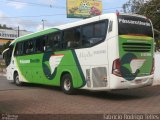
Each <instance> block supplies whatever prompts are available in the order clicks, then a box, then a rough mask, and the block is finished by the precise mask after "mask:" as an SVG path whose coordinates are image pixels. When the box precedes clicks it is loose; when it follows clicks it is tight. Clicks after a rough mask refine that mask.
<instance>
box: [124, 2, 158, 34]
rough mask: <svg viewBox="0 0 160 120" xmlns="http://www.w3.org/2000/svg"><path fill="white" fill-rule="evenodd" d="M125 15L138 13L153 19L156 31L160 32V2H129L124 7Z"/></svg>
mask: <svg viewBox="0 0 160 120" xmlns="http://www.w3.org/2000/svg"><path fill="white" fill-rule="evenodd" d="M123 10H124V12H125V13H137V14H140V15H144V16H146V17H147V18H149V19H151V21H152V23H153V26H154V28H155V29H157V30H158V31H160V2H159V0H149V1H148V2H146V0H129V1H128V2H126V3H125V4H124V5H123Z"/></svg>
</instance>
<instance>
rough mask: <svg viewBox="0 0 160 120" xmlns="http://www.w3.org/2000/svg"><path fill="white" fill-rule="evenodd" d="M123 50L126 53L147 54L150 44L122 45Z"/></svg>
mask: <svg viewBox="0 0 160 120" xmlns="http://www.w3.org/2000/svg"><path fill="white" fill-rule="evenodd" d="M122 46H123V50H124V51H126V52H149V51H150V50H151V44H148V43H123V44H122Z"/></svg>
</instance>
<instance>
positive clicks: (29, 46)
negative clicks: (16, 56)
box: [24, 40, 35, 54]
mask: <svg viewBox="0 0 160 120" xmlns="http://www.w3.org/2000/svg"><path fill="white" fill-rule="evenodd" d="M34 49H35V41H34V40H28V41H25V42H24V52H25V54H32V53H34V51H35V50H34Z"/></svg>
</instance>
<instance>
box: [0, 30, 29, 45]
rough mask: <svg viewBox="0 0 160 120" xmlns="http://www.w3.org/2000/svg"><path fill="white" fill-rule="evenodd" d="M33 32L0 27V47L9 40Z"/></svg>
mask: <svg viewBox="0 0 160 120" xmlns="http://www.w3.org/2000/svg"><path fill="white" fill-rule="evenodd" d="M30 33H31V32H29V31H26V30H19V32H18V30H9V29H0V47H2V45H3V44H5V43H7V42H8V41H12V40H14V39H16V38H17V37H20V36H23V35H27V34H30Z"/></svg>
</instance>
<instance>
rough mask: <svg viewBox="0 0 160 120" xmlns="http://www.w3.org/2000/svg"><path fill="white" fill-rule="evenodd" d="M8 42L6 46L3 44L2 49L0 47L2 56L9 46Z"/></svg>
mask: <svg viewBox="0 0 160 120" xmlns="http://www.w3.org/2000/svg"><path fill="white" fill-rule="evenodd" d="M10 43H11V42H10V41H8V42H7V43H6V44H4V45H3V46H2V47H0V54H2V52H3V51H4V50H5V49H7V48H8V47H9V45H10Z"/></svg>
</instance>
